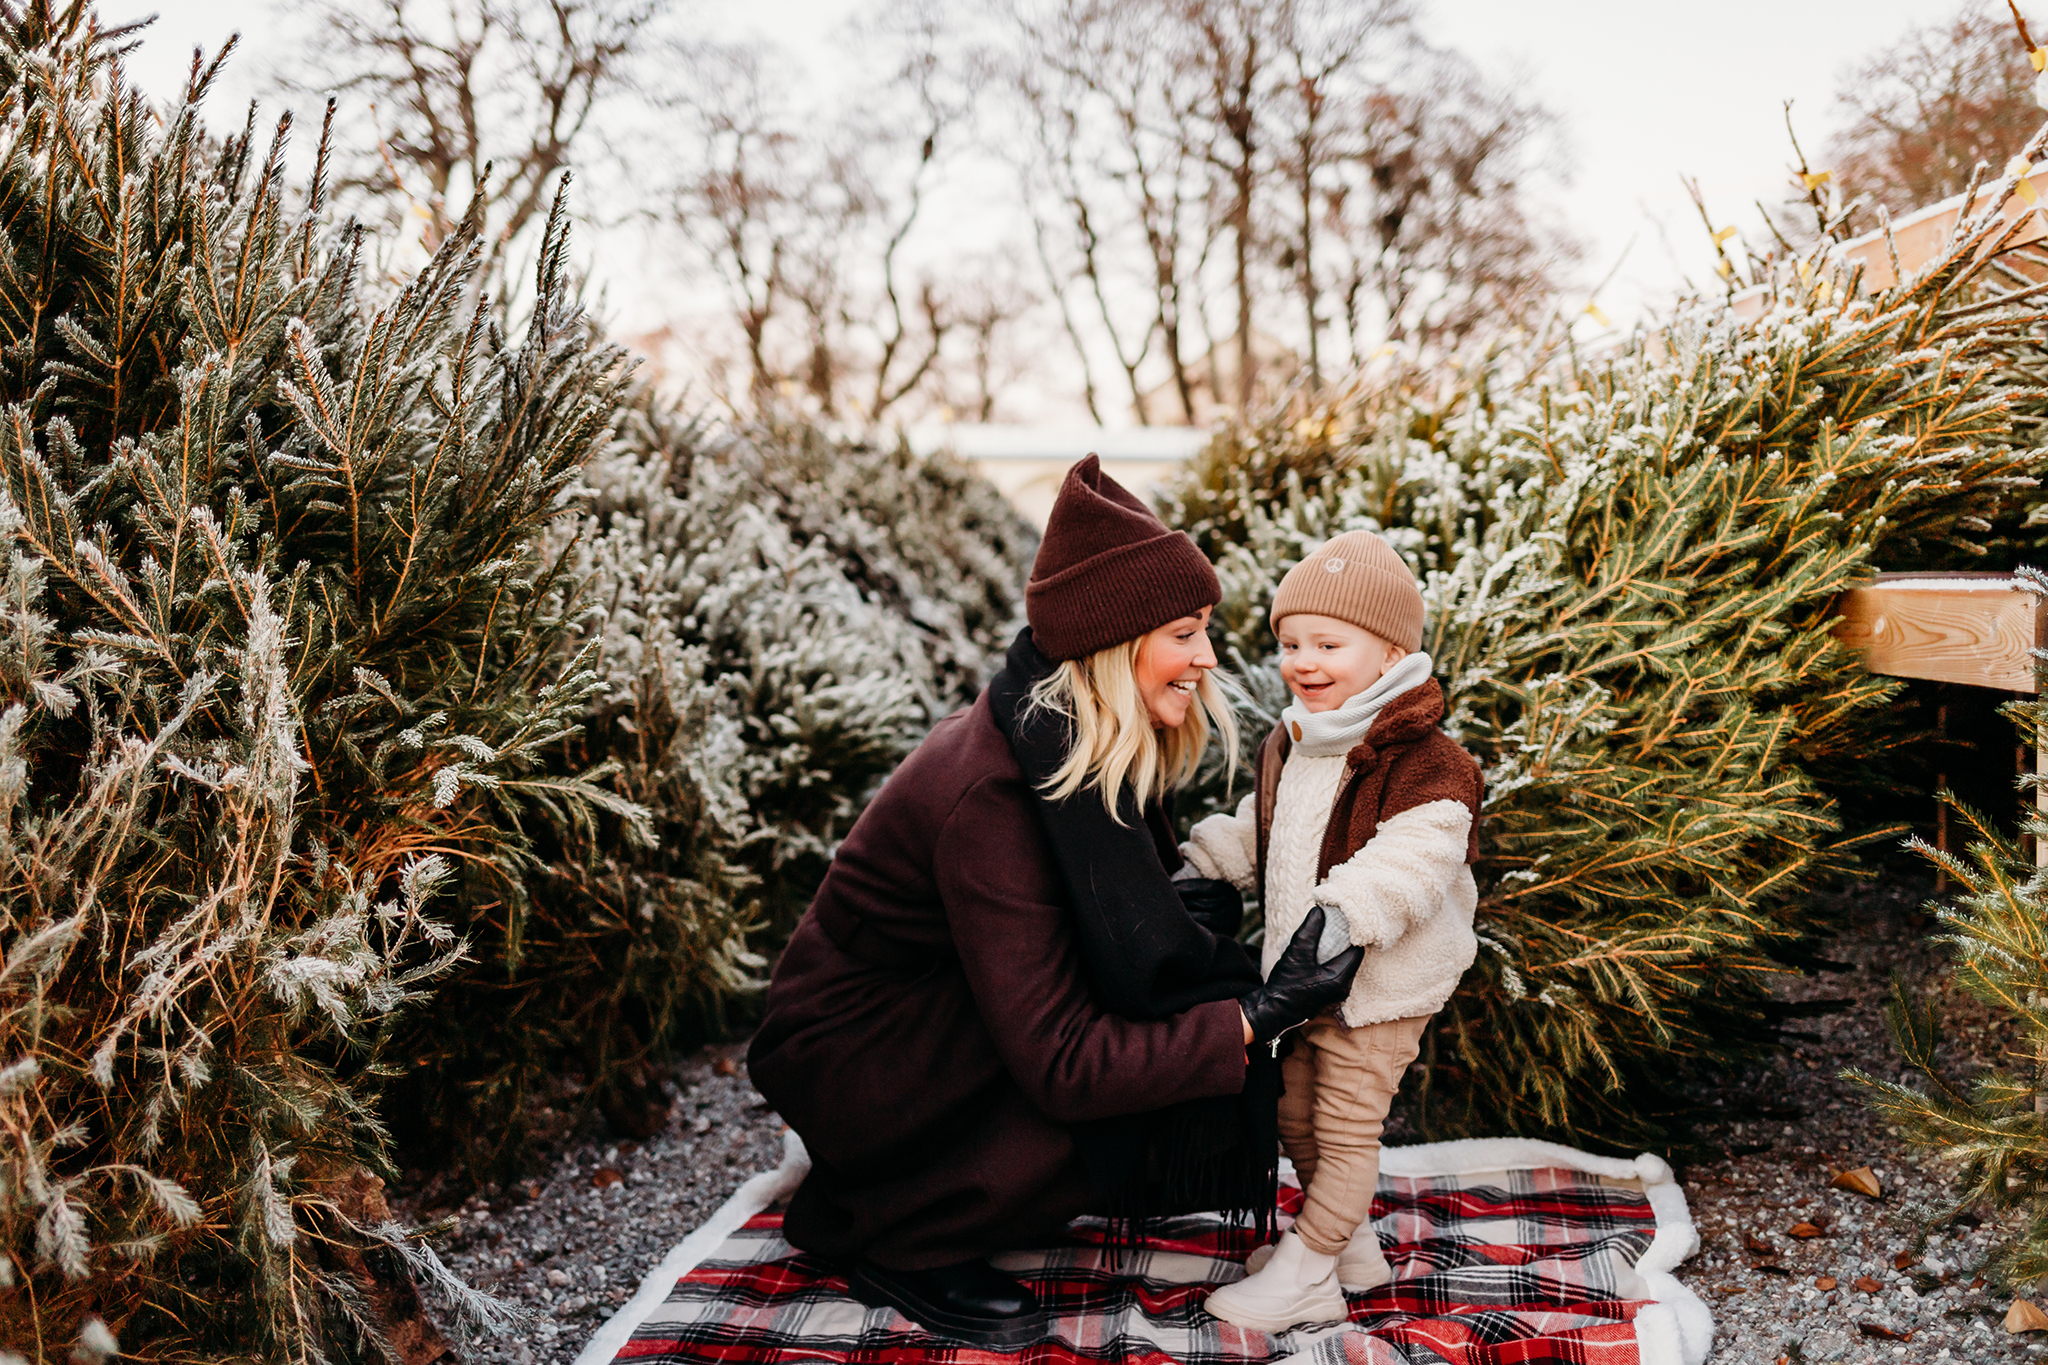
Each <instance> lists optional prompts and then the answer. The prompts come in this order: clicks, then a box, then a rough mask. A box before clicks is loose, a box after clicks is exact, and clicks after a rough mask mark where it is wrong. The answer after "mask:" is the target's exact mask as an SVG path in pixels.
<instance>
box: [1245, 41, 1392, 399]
mask: <svg viewBox="0 0 2048 1365" xmlns="http://www.w3.org/2000/svg"><path fill="white" fill-rule="evenodd" d="M1271 14H1272V17H1273V38H1274V46H1275V48H1276V49H1277V52H1278V57H1279V61H1280V73H1279V75H1280V79H1279V81H1278V83H1277V89H1276V91H1275V93H1276V95H1277V96H1278V99H1277V100H1276V105H1277V114H1278V118H1277V122H1278V124H1279V132H1278V138H1277V141H1278V150H1279V164H1278V166H1277V168H1276V169H1277V172H1278V174H1279V175H1280V176H1281V177H1282V178H1284V180H1285V182H1286V185H1287V190H1286V192H1285V193H1284V194H1283V195H1281V196H1278V197H1279V198H1280V200H1281V202H1280V203H1279V204H1277V205H1276V206H1275V208H1276V210H1277V211H1276V212H1275V214H1274V217H1275V222H1276V226H1275V230H1274V232H1273V238H1274V242H1275V248H1276V250H1275V254H1276V257H1277V260H1276V264H1278V265H1279V267H1280V269H1281V270H1282V271H1283V272H1285V273H1286V275H1287V277H1288V278H1289V279H1290V280H1291V281H1292V283H1293V285H1294V289H1295V292H1296V294H1297V295H1298V296H1299V301H1300V304H1301V309H1302V323H1303V330H1304V331H1305V333H1306V334H1307V337H1308V376H1309V382H1310V384H1311V385H1313V386H1315V387H1317V388H1320V387H1321V386H1322V383H1323V357H1322V333H1323V327H1324V325H1325V324H1326V322H1327V321H1328V320H1327V319H1326V318H1324V317H1323V315H1322V295H1323V282H1322V276H1321V274H1320V273H1319V271H1318V252H1317V249H1316V248H1317V243H1318V242H1319V241H1320V240H1321V239H1322V238H1323V237H1324V236H1325V235H1326V226H1327V221H1326V219H1325V215H1324V204H1325V202H1326V201H1327V200H1329V199H1331V198H1332V197H1341V196H1342V195H1343V193H1344V191H1343V188H1342V177H1343V173H1344V170H1345V169H1346V167H1347V166H1348V165H1350V164H1352V163H1354V162H1355V161H1356V160H1357V158H1358V156H1359V154H1360V152H1361V151H1362V150H1363V148H1362V146H1361V138H1360V134H1361V132H1362V130H1361V128H1360V126H1359V124H1360V120H1359V117H1358V116H1359V114H1360V113H1361V112H1363V111H1364V109H1366V108H1369V103H1368V102H1367V101H1363V100H1361V98H1360V93H1361V90H1362V89H1363V88H1364V87H1365V86H1366V81H1367V79H1369V74H1368V71H1367V69H1366V68H1367V66H1368V63H1369V62H1370V61H1371V59H1372V58H1373V57H1375V56H1378V55H1379V53H1378V52H1377V50H1376V49H1378V48H1380V47H1382V46H1396V45H1398V48H1399V50H1400V51H1402V52H1404V53H1405V52H1408V51H1411V50H1412V49H1413V42H1412V35H1410V34H1409V33H1408V31H1407V26H1408V24H1409V22H1410V19H1411V12H1410V10H1409V9H1408V7H1407V6H1406V4H1405V3H1403V0H1382V2H1381V3H1379V4H1377V5H1373V6H1347V5H1339V4H1335V3H1332V2H1331V0H1282V3H1280V4H1278V5H1275V6H1274V7H1273V8H1272V10H1271ZM1370 74H1371V75H1380V76H1381V77H1382V79H1384V75H1383V73H1376V72H1375V73H1370ZM1354 296H1355V291H1354ZM1354 350H1355V347H1354Z"/></svg>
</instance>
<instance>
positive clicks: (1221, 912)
mask: <svg viewBox="0 0 2048 1365" xmlns="http://www.w3.org/2000/svg"><path fill="white" fill-rule="evenodd" d="M1173 889H1174V890H1176V891H1178V892H1180V903H1181V904H1182V905H1184V906H1186V907H1187V912H1188V916H1189V918H1191V919H1193V920H1194V922H1195V923H1197V924H1199V925H1201V926H1202V927H1203V928H1204V929H1207V930H1208V931H1209V932H1210V933H1212V934H1215V935H1216V936H1217V937H1219V938H1236V937H1237V931H1238V929H1239V928H1240V927H1242V926H1243V924H1244V897H1243V896H1240V895H1239V894H1237V888H1236V887H1234V886H1232V885H1231V884H1230V883H1229V882H1226V881H1222V880H1219V879H1218V878H1215V877H1189V878H1187V879H1186V880H1184V881H1178V882H1175V883H1174V884H1173Z"/></svg>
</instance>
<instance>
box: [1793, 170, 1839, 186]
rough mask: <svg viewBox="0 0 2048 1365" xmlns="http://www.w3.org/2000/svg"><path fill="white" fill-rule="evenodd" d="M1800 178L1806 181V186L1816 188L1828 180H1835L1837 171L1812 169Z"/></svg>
mask: <svg viewBox="0 0 2048 1365" xmlns="http://www.w3.org/2000/svg"><path fill="white" fill-rule="evenodd" d="M1799 178H1800V179H1801V180H1804V181H1805V182H1806V188H1808V189H1810V190H1815V189H1819V188H1820V187H1821V186H1822V185H1825V184H1827V183H1828V181H1830V180H1833V179H1834V178H1835V173H1834V172H1833V171H1812V172H1809V173H1807V174H1805V175H1802V176H1800V177H1799Z"/></svg>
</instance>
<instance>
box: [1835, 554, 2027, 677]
mask: <svg viewBox="0 0 2048 1365" xmlns="http://www.w3.org/2000/svg"><path fill="white" fill-rule="evenodd" d="M1835 611H1836V613H1837V615H1839V616H1840V617H1841V618H1842V619H1841V620H1840V621H1838V622H1837V623H1836V625H1835V638H1836V639H1838V640H1843V641H1845V642H1847V643H1849V644H1851V645H1854V646H1855V647H1857V648H1858V649H1861V650H1862V651H1863V659H1864V666H1865V667H1867V668H1868V669H1869V670H1870V671H1871V672H1873V673H1884V674H1889V675H1890V676H1892V677H1898V678H1928V679H1932V680H1933V681H1935V682H1952V683H1967V684H1970V685H1972V686H1976V687H1998V688H2003V689H2005V690H2006V691H2008V692H2032V691H2034V690H2035V682H2034V659H2033V651H2034V649H2035V647H2036V645H2037V643H2038V642H2039V641H2040V640H2041V630H2042V625H2043V612H2042V607H2041V599H2039V598H2038V597H2036V596H2035V595H2034V594H2032V593H2030V592H2025V591H2023V590H2021V589H2020V588H2019V587H2018V586H2017V585H2016V584H2015V583H2014V581H2013V579H2012V576H2011V575H2010V574H1879V575H1878V576H1877V580H1876V581H1875V582H1874V583H1872V584H1871V585H1870V586H1869V587H1865V588H1855V589H1852V590H1851V591H1849V592H1846V593H1843V594H1842V596H1841V597H1840V598H1839V599H1837V601H1836V603H1835Z"/></svg>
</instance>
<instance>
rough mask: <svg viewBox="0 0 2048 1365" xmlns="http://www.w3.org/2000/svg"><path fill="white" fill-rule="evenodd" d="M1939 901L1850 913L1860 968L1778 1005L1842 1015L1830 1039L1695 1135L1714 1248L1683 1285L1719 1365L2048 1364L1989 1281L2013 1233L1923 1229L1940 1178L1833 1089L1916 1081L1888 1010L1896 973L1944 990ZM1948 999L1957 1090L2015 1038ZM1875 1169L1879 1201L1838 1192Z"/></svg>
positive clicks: (1894, 896)
mask: <svg viewBox="0 0 2048 1365" xmlns="http://www.w3.org/2000/svg"><path fill="white" fill-rule="evenodd" d="M1929 890H1931V888H1929V887H1925V886H1922V887H1893V888H1886V889H1877V888H1872V889H1867V890H1863V891H1860V892H1855V893H1850V894H1845V895H1843V896H1841V897H1840V898H1838V904H1839V922H1840V923H1841V925H1842V932H1841V934H1840V936H1839V937H1838V938H1837V939H1836V940H1835V941H1834V942H1833V943H1832V944H1830V945H1829V946H1828V948H1827V949H1826V950H1825V951H1824V953H1823V956H1825V957H1827V958H1830V959H1832V960H1834V961H1836V962H1839V963H1841V964H1843V965H1844V966H1845V967H1846V968H1847V969H1846V970H1843V971H1831V972H1823V973H1820V974H1818V975H1815V976H1812V977H1807V978H1805V979H1800V980H1794V981H1791V982H1789V983H1788V985H1787V988H1786V989H1785V990H1784V991H1783V993H1782V994H1783V996H1784V998H1785V999H1788V1000H1821V999H1839V1000H1843V1001H1845V1002H1846V1004H1845V1007H1844V1008H1843V1009H1841V1010H1840V1011H1839V1012H1836V1013H1832V1014H1828V1015H1824V1016H1822V1017H1820V1018H1817V1019H1814V1020H1811V1021H1808V1023H1807V1024H1806V1028H1807V1029H1808V1031H1810V1032H1811V1033H1813V1034H1815V1035H1818V1036H1816V1037H1813V1038H1810V1039H1805V1040H1801V1041H1799V1042H1798V1043H1797V1044H1796V1045H1795V1046H1793V1047H1792V1048H1791V1049H1789V1050H1788V1052H1787V1053H1786V1054H1785V1055H1784V1056H1783V1057H1782V1058H1781V1059H1780V1060H1779V1061H1778V1063H1777V1064H1776V1065H1773V1066H1771V1067H1768V1068H1764V1069H1761V1070H1759V1071H1758V1072H1757V1073H1755V1074H1753V1075H1750V1076H1745V1077H1738V1078H1735V1079H1734V1080H1733V1081H1732V1082H1731V1083H1730V1084H1729V1085H1727V1086H1726V1087H1725V1088H1724V1089H1723V1090H1722V1091H1721V1093H1720V1094H1719V1095H1718V1096H1717V1097H1715V1103H1716V1104H1717V1105H1718V1106H1719V1107H1720V1108H1722V1109H1723V1110H1724V1111H1725V1112H1726V1113H1727V1114H1728V1117H1727V1118H1726V1119H1725V1120H1723V1121H1721V1122H1717V1123H1710V1124H1705V1125H1702V1126H1701V1127H1700V1129H1699V1130H1698V1131H1697V1133H1696V1138H1697V1140H1698V1142H1699V1145H1700V1146H1701V1147H1702V1148H1703V1149H1706V1150H1708V1151H1709V1152H1712V1153H1714V1154H1713V1155H1711V1156H1709V1157H1708V1158H1706V1159H1702V1160H1698V1161H1694V1162H1692V1163H1689V1164H1686V1165H1683V1166H1681V1167H1680V1170H1679V1174H1680V1176H1681V1178H1682V1179H1683V1180H1684V1181H1685V1186H1686V1198H1687V1201H1688V1203H1690V1204H1691V1206H1692V1210H1693V1217H1694V1219H1695V1221H1696V1222H1697V1224H1698V1227H1699V1232H1700V1242H1701V1248H1700V1251H1699V1252H1698V1253H1697V1254H1696V1255H1695V1256H1694V1257H1693V1258H1692V1260H1690V1261H1688V1262H1687V1263H1686V1264H1685V1266H1684V1267H1682V1268H1681V1269H1680V1271H1679V1273H1678V1278H1679V1279H1680V1280H1681V1281H1683V1282H1685V1283H1686V1284H1687V1285H1689V1286H1690V1287H1691V1288H1692V1289H1693V1291H1694V1292H1695V1293H1697V1294H1698V1295H1699V1296H1700V1297H1701V1298H1702V1299H1704V1300H1705V1301H1706V1303H1707V1305H1708V1307H1709V1308H1711V1309H1712V1310H1713V1313H1714V1320H1715V1334H1714V1351H1713V1355H1712V1357H1711V1359H1712V1361H1713V1362H1714V1365H1776V1363H1777V1362H1836V1361H1841V1362H1854V1363H1857V1365H1861V1363H1862V1362H1891V1361H1912V1362H1915V1363H1916V1365H1920V1363H1922V1362H1930V1361H1942V1360H1970V1361H1980V1360H1981V1361H1994V1360H1996V1361H2004V1360H2026V1359H2034V1358H2038V1357H2039V1356H2040V1355H2041V1354H2042V1352H2043V1351H2044V1350H2048V1344H2044V1343H2043V1340H2042V1339H2043V1337H2044V1336H2048V1334H2044V1333H2031V1334H2026V1335H2020V1336H2012V1335H2008V1334H2007V1333H2006V1331H2005V1328H2004V1320H2005V1312H2006V1309H2007V1307H2008V1305H2009V1304H2010V1298H2009V1297H1998V1296H1996V1291H1995V1290H1993V1289H1992V1288H1991V1287H1989V1286H1987V1285H1985V1284H1984V1283H1983V1281H1982V1279H1981V1278H1980V1277H1979V1276H1978V1274H1977V1270H1978V1268H1979V1267H1980V1266H1981V1265H1982V1263H1983V1261H1984V1258H1985V1255H1986V1252H1987V1251H1988V1249H1989V1247H1990V1244H1991V1243H1992V1241H1993V1240H1994V1239H1995V1238H1996V1237H1997V1236H1998V1234H1999V1233H2000V1232H2001V1230H2002V1229H2001V1226H2000V1225H1998V1224H1996V1223H1993V1222H1981V1221H1980V1219H1979V1215H1980V1214H1982V1213H1983V1212H1984V1211H1982V1210H1977V1211H1973V1212H1970V1213H1966V1214H1965V1215H1963V1216H1962V1217H1961V1218H1960V1219H1958V1220H1957V1221H1956V1222H1953V1223H1950V1224H1948V1225H1947V1226H1945V1227H1942V1228H1939V1229H1937V1230H1935V1231H1933V1232H1931V1233H1929V1232H1926V1231H1925V1228H1926V1224H1925V1220H1924V1217H1922V1216H1917V1215H1918V1213H1919V1211H1920V1210H1922V1209H1925V1208H1927V1207H1928V1206H1931V1205H1933V1204H1935V1203H1938V1202H1941V1199H1942V1182H1941V1179H1940V1174H1939V1172H1938V1171H1936V1170H1935V1169H1933V1168H1931V1167H1929V1168H1924V1169H1923V1168H1922V1167H1921V1166H1920V1165H1918V1164H1916V1163H1915V1162H1914V1161H1912V1160H1911V1159H1909V1158H1908V1156H1907V1153H1906V1149H1905V1147H1904V1146H1903V1144H1901V1143H1900V1142H1899V1140H1898V1139H1897V1138H1896V1137H1895V1136H1893V1135H1892V1133H1891V1132H1889V1131H1888V1130H1887V1129H1886V1127H1885V1126H1884V1125H1883V1124H1882V1123H1881V1122H1879V1121H1878V1119H1877V1118H1876V1117H1875V1116H1874V1115H1873V1114H1872V1113H1871V1111H1870V1110H1869V1109H1868V1107H1866V1105H1865V1104H1864V1103H1863V1100H1862V1098H1861V1095H1862V1092H1860V1091H1859V1090H1857V1089H1856V1088H1855V1087H1853V1086H1851V1085H1849V1084H1847V1083H1846V1082H1844V1081H1842V1080H1840V1079H1839V1078H1838V1075H1837V1073H1839V1072H1840V1071H1841V1070H1842V1069H1843V1068H1844V1067H1850V1066H1854V1067H1858V1068H1861V1069H1862V1070H1864V1071H1867V1072H1869V1073H1871V1074H1873V1075H1877V1076H1881V1077H1886V1078H1899V1079H1904V1080H1906V1081H1908V1082H1909V1083H1910V1082H1911V1080H1912V1079H1913V1078H1912V1076H1911V1074H1910V1073H1906V1072H1903V1071H1902V1069H1901V1067H1900V1063H1899V1059H1898V1054H1897V1052H1896V1051H1895V1050H1894V1049H1893V1047H1892V1044H1891V1039H1890V1036H1889V1034H1888V1033H1887V1032H1886V1029H1885V1025H1884V1018H1883V1005H1884V1000H1885V998H1886V996H1887V994H1888V993H1889V990H1890V981H1891V977H1892V975H1893V974H1894V973H1897V974H1898V975H1899V976H1901V977H1902V978H1904V979H1905V980H1906V981H1907V982H1909V983H1912V984H1914V985H1916V986H1921V985H1927V984H1929V983H1939V982H1940V981H1941V980H1942V979H1943V978H1944V977H1945V975H1946V972H1945V970H1944V967H1945V962H1946V957H1945V950H1943V949H1939V948H1936V947H1934V946H1932V945H1930V944H1928V943H1927V942H1926V941H1925V935H1926V934H1927V932H1928V929H1929V928H1930V925H1929V924H1928V922H1927V920H1926V917H1925V916H1924V915H1922V914H1921V913H1920V912H1919V907H1920V905H1921V904H1922V903H1923V901H1924V899H1925V897H1926V895H1927V893H1928V892H1929ZM1939 999H1940V1001H1941V1006H1942V1013H1943V1023H1944V1025H1945V1028H1944V1038H1945V1039H1946V1040H1947V1041H1946V1042H1945V1045H1944V1054H1943V1060H1944V1061H1945V1062H1946V1063H1947V1067H1948V1070H1949V1074H1950V1075H1966V1074H1968V1072H1969V1071H1970V1069H1972V1068H1973V1067H1974V1066H1976V1065H1978V1064H1981V1063H1982V1062H1984V1061H1986V1060H1988V1059H1989V1058H1988V1056H1987V1055H1986V1053H1985V1052H1977V1051H1972V1050H1971V1049H1970V1046H1969V1045H1971V1044H1974V1045H1975V1046H1976V1047H1979V1048H1983V1049H1987V1050H1989V1051H1995V1050H1996V1049H1997V1048H1998V1047H2000V1046H2001V1045H2002V1044H2003V1043H2005V1042H2010V1041H2011V1035H2010V1033H2009V1031H2007V1032H2005V1033H2004V1034H2003V1035H2001V1032H2000V1030H1999V1028H1998V1027H1997V1026H1996V1025H1995V1024H1994V1021H1992V1020H1991V1019H1990V1017H1989V1016H1988V1015H1987V1014H1986V1013H1985V1011H1984V1009H1983V1007H1982V1006H1980V1005H1978V1004H1977V1003H1976V1002H1975V1001H1971V1000H1969V999H1967V998H1965V997H1962V996H1960V995H1959V994H1957V993H1955V992H1953V991H1942V992H1941V993H1940V995H1939ZM1717 1149H1718V1150H1717ZM1864 1166H1868V1167H1869V1168H1871V1170H1872V1172H1873V1173H1874V1174H1875V1175H1876V1176H1877V1178H1878V1181H1879V1183H1880V1185H1881V1187H1882V1190H1883V1193H1882V1196H1881V1197H1880V1198H1877V1199H1870V1198H1867V1197H1865V1196H1863V1195H1860V1194H1855V1193H1851V1192H1849V1191H1847V1190H1843V1189H1837V1188H1832V1187H1831V1186H1830V1183H1829V1182H1830V1181H1831V1180H1832V1179H1833V1177H1834V1176H1835V1175H1836V1174H1838V1173H1840V1172H1843V1171H1847V1170H1854V1169H1856V1168H1859V1167H1864ZM1802 1224H1803V1225H1804V1226H1800V1225H1802ZM1795 1227H1799V1231H1798V1232H1794V1231H1793V1229H1794V1228H1795Z"/></svg>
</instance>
